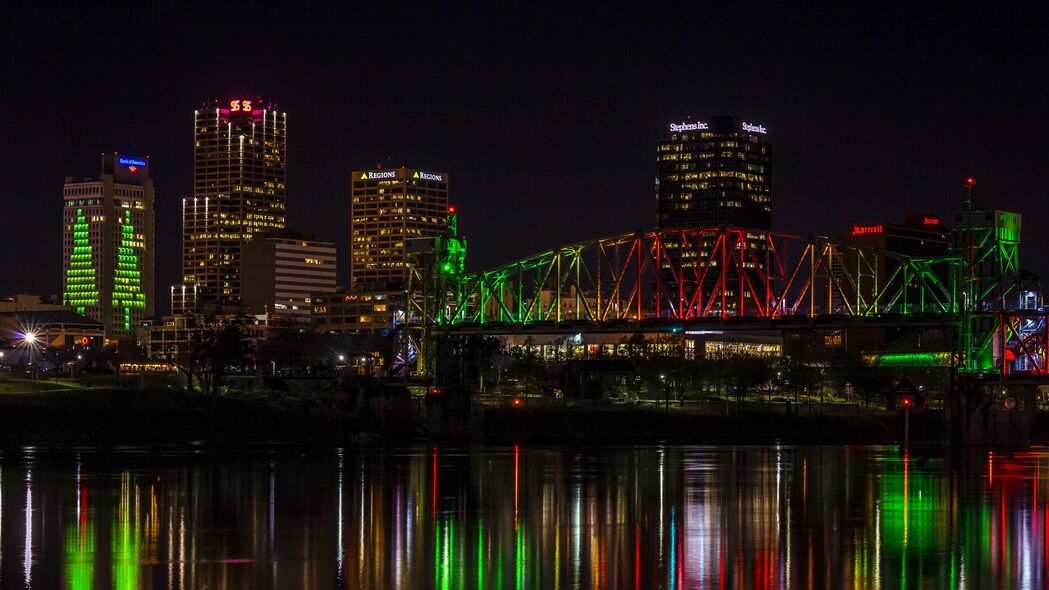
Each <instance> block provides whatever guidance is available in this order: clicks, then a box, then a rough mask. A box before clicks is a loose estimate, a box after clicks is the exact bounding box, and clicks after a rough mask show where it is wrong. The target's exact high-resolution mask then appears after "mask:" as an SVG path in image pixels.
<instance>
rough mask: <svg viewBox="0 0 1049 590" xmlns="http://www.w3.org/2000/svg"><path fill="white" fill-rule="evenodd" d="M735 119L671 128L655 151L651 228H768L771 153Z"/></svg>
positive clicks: (760, 131)
mask: <svg viewBox="0 0 1049 590" xmlns="http://www.w3.org/2000/svg"><path fill="white" fill-rule="evenodd" d="M766 133H767V130H766V129H765V127H764V126H762V125H757V124H754V123H750V122H747V121H744V120H742V119H740V118H738V117H728V116H718V117H704V118H702V119H692V118H689V119H687V120H686V121H683V122H681V123H670V124H669V125H667V128H666V129H665V130H664V132H663V138H662V139H661V140H660V141H659V144H658V147H657V148H656V159H657V161H658V163H659V176H658V177H657V178H658V180H657V187H656V203H657V208H658V213H657V217H656V226H657V227H661V228H674V227H715V226H719V225H732V226H736V227H745V228H752V229H771V228H772V147H771V145H769V143H768V141H767V140H766V137H765V136H766Z"/></svg>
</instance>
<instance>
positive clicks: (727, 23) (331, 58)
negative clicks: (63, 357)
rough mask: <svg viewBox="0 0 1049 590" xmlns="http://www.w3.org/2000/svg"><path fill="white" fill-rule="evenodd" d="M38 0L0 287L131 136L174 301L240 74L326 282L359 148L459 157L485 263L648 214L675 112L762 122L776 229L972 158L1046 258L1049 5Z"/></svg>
mask: <svg viewBox="0 0 1049 590" xmlns="http://www.w3.org/2000/svg"><path fill="white" fill-rule="evenodd" d="M43 4H44V3H39V5H40V6H41V7H40V8H37V9H30V10H28V11H26V12H24V13H22V12H20V11H19V9H17V8H15V7H13V6H10V5H8V6H5V10H4V19H3V20H4V21H5V23H4V25H2V26H3V28H4V30H3V37H2V39H3V41H2V43H4V44H5V45H6V47H5V49H4V51H3V55H2V57H0V60H2V61H0V63H2V64H3V86H2V89H3V90H2V91H0V107H2V113H3V115H4V116H3V131H2V141H0V155H2V157H0V166H2V171H0V177H2V178H3V184H2V187H0V191H2V195H3V197H2V198H3V205H4V212H5V221H6V224H5V225H6V227H5V228H4V231H3V235H4V237H5V241H6V244H5V246H6V247H4V248H2V249H0V265H2V268H3V272H2V273H0V294H10V293H14V292H35V293H59V292H60V291H61V261H62V254H61V205H62V182H63V178H64V177H65V176H67V175H70V176H77V177H84V176H93V175H97V174H98V172H99V158H98V154H99V153H100V152H103V151H120V152H122V153H127V154H134V155H149V156H150V158H151V167H152V175H153V178H154V181H155V182H156V188H157V230H158V238H157V260H158V277H157V289H158V293H157V295H158V299H157V301H158V310H159V311H164V310H166V309H167V308H168V304H169V302H168V296H167V285H169V284H171V283H173V282H177V281H178V279H179V273H180V270H179V264H180V262H179V260H180V231H181V228H180V223H181V220H180V219H179V211H180V201H181V198H182V197H184V196H188V195H190V194H191V186H192V153H193V152H192V149H193V146H192V125H193V124H192V121H193V110H194V109H195V108H197V107H198V106H199V105H200V104H201V103H202V102H203V101H204V100H206V99H209V98H231V97H236V96H239V95H258V96H262V97H263V98H266V99H269V100H273V101H276V102H277V103H278V104H279V106H280V108H281V109H282V110H285V111H287V113H288V137H289V146H288V154H289V155H288V222H289V225H293V226H302V227H308V228H312V229H314V230H315V232H316V233H317V235H318V237H319V238H322V239H328V240H332V241H335V242H336V243H337V244H338V246H339V259H340V264H339V281H340V283H341V284H346V283H347V273H348V270H347V264H346V262H347V246H348V235H349V196H348V195H349V185H350V171H351V170H352V169H360V168H367V167H372V166H375V165H376V164H377V163H382V164H384V165H389V166H399V165H402V164H404V165H408V166H413V167H419V168H424V169H428V170H435V171H444V172H448V173H449V174H450V175H451V184H450V190H451V195H452V202H453V203H455V204H456V205H457V206H458V207H459V208H460V213H461V215H460V230H461V231H462V232H463V233H464V234H465V235H466V236H467V237H468V239H469V256H468V261H467V265H468V268H470V269H473V270H478V269H481V268H484V267H487V266H491V265H494V264H498V263H500V262H506V261H509V260H512V259H514V258H517V257H520V256H523V255H526V254H530V253H533V252H536V251H539V250H542V249H545V248H548V247H550V246H554V245H557V244H562V243H567V242H571V241H578V240H582V239H586V238H592V237H599V236H602V235H606V234H611V233H618V232H623V231H628V230H632V229H636V228H641V227H650V226H652V225H653V224H654V219H655V197H654V188H653V183H654V176H655V171H656V162H655V143H656V140H657V139H658V138H659V137H660V135H661V133H662V130H663V128H664V126H665V125H666V124H667V123H668V122H669V121H672V120H680V119H682V118H683V117H685V116H686V115H689V114H692V115H697V116H698V115H706V114H735V115H739V116H742V117H744V118H745V119H747V120H748V121H753V122H755V123H760V124H763V125H764V126H766V127H767V128H768V129H769V139H770V141H771V142H772V144H773V150H774V152H773V193H772V194H773V216H774V225H775V228H776V229H778V230H781V231H787V232H797V233H819V234H831V235H838V234H842V233H845V232H846V231H847V228H848V226H849V224H851V223H853V222H881V221H889V222H891V221H897V220H902V218H903V216H904V215H905V214H906V213H908V212H919V211H921V212H929V213H934V214H937V215H940V216H943V217H945V218H948V216H949V214H950V213H951V212H953V211H955V210H956V209H958V208H959V207H960V206H961V186H962V182H963V180H964V178H965V177H966V176H967V175H972V176H974V177H976V179H977V183H978V184H977V200H978V201H979V202H980V203H981V204H982V205H984V206H985V207H996V208H1002V209H1010V210H1016V211H1019V212H1021V213H1022V214H1023V216H1024V232H1023V242H1024V248H1023V251H1022V260H1021V262H1022V264H1023V266H1025V267H1028V268H1030V269H1031V270H1033V271H1035V272H1037V273H1038V274H1041V275H1043V276H1046V275H1049V231H1047V230H1046V229H1045V228H1046V227H1047V225H1049V204H1047V199H1046V192H1047V191H1046V182H1045V180H1044V176H1045V174H1046V171H1047V168H1049V166H1047V164H1049V141H1047V140H1046V137H1047V135H1049V133H1047V132H1049V118H1047V116H1046V109H1047V107H1049V74H1047V72H1049V70H1047V66H1049V43H1047V42H1046V41H1045V37H1044V35H1045V26H1046V24H1047V23H1049V8H1047V6H1049V4H1046V3H1045V2H1041V3H1030V4H1027V3H1024V4H1023V6H1024V8H1023V9H1021V8H1020V6H1021V4H1020V3H999V2H994V3H991V2H988V3H986V4H971V3H965V4H967V7H961V8H957V7H955V8H951V9H950V11H947V10H944V9H939V8H932V7H929V8H921V7H917V6H911V4H912V3H903V4H901V5H899V6H897V7H895V8H894V7H891V6H882V7H879V8H878V9H876V10H875V9H871V10H863V11H861V10H859V9H858V8H851V7H847V6H833V7H811V8H798V7H797V6H794V3H782V4H790V5H789V6H780V7H778V8H772V9H770V8H769V7H761V6H758V5H756V4H752V3H746V4H747V7H741V8H732V7H726V6H724V5H725V4H737V3H717V4H714V5H711V6H704V5H701V4H699V3H689V4H688V5H683V6H676V7H675V6H669V5H656V4H646V7H645V8H644V9H642V8H640V7H639V8H636V9H634V10H625V11H620V10H614V11H610V10H609V9H608V8H607V7H606V6H604V5H602V4H598V3H594V4H587V5H577V6H571V7H569V6H563V5H550V6H546V7H543V6H540V5H537V4H534V3H532V4H521V5H517V6H512V5H510V4H504V3H501V2H489V3H485V4H476V5H467V4H465V3H455V4H450V5H449V7H448V8H446V9H439V8H437V7H436V5H437V4H438V3H427V4H422V5H420V6H415V7H409V6H407V5H405V4H403V3H401V4H397V5H393V4H392V3H375V4H371V5H360V6H358V5H353V6H345V5H343V6H340V7H334V8H333V7H325V8H311V9H305V8H303V9H298V8H295V9H291V8H288V9H276V8H270V7H268V6H267V5H266V4H261V3H242V4H237V5H232V6H228V7H223V6H219V5H218V4H207V3H205V4H199V3H198V4H192V5H185V7H183V5H182V4H181V3H166V4H165V7H164V8H156V9H155V8H151V7H150V3H145V2H143V3H136V4H128V5H125V6H124V7H123V8H120V9H114V10H111V11H105V10H103V9H102V8H99V7H98V6H97V5H95V4H86V6H85V7H84V8H78V9H68V8H66V9H61V10H60V9H58V8H45V7H43ZM292 4H295V5H298V4H299V3H288V5H289V6H291V5H292ZM343 4H345V3H343ZM387 4H390V5H389V6H387ZM842 4H846V3H842ZM867 4H868V3H864V5H865V6H866V5H867ZM913 4H917V3H913Z"/></svg>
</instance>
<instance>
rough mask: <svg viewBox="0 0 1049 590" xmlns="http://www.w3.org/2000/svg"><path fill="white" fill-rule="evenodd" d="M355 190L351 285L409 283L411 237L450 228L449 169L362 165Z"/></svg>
mask: <svg viewBox="0 0 1049 590" xmlns="http://www.w3.org/2000/svg"><path fill="white" fill-rule="evenodd" d="M350 196H351V204H350V217H351V220H352V222H351V225H350V288H351V290H362V289H378V290H382V289H404V288H406V287H407V282H408V258H407V255H406V254H405V241H406V240H410V239H413V238H430V237H435V236H437V235H439V234H440V233H441V232H442V231H444V228H445V224H446V223H447V220H448V174H446V173H444V172H425V171H423V170H414V169H411V168H405V167H404V166H402V167H400V168H390V169H380V170H356V171H354V172H353V185H352V188H351V191H350Z"/></svg>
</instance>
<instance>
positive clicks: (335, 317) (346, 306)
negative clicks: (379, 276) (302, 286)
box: [313, 290, 407, 334]
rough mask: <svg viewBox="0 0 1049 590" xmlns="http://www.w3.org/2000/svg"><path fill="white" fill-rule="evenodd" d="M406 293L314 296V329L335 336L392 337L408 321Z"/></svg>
mask: <svg viewBox="0 0 1049 590" xmlns="http://www.w3.org/2000/svg"><path fill="white" fill-rule="evenodd" d="M406 297H407V295H406V293H405V292H404V291H403V290H392V291H390V290H387V291H363V292H351V291H340V292H335V293H320V294H314V296H313V329H314V330H315V331H317V332H323V333H333V334H388V333H389V331H390V330H392V329H393V327H394V326H396V325H398V324H400V323H402V322H404V318H405V308H406Z"/></svg>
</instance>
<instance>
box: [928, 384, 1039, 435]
mask: <svg viewBox="0 0 1049 590" xmlns="http://www.w3.org/2000/svg"><path fill="white" fill-rule="evenodd" d="M948 412H949V418H948V419H949V422H950V423H949V429H948V432H949V433H950V442H951V444H954V445H961V446H970V445H973V446H1026V445H1029V444H1030V443H1031V440H1032V438H1033V436H1034V433H1035V425H1036V420H1037V385H1035V384H1031V383H1021V384H1002V383H986V382H983V383H981V382H973V383H969V384H966V385H962V386H961V387H960V388H959V389H958V390H957V393H955V394H954V396H953V399H952V403H950V404H949V406H948Z"/></svg>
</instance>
